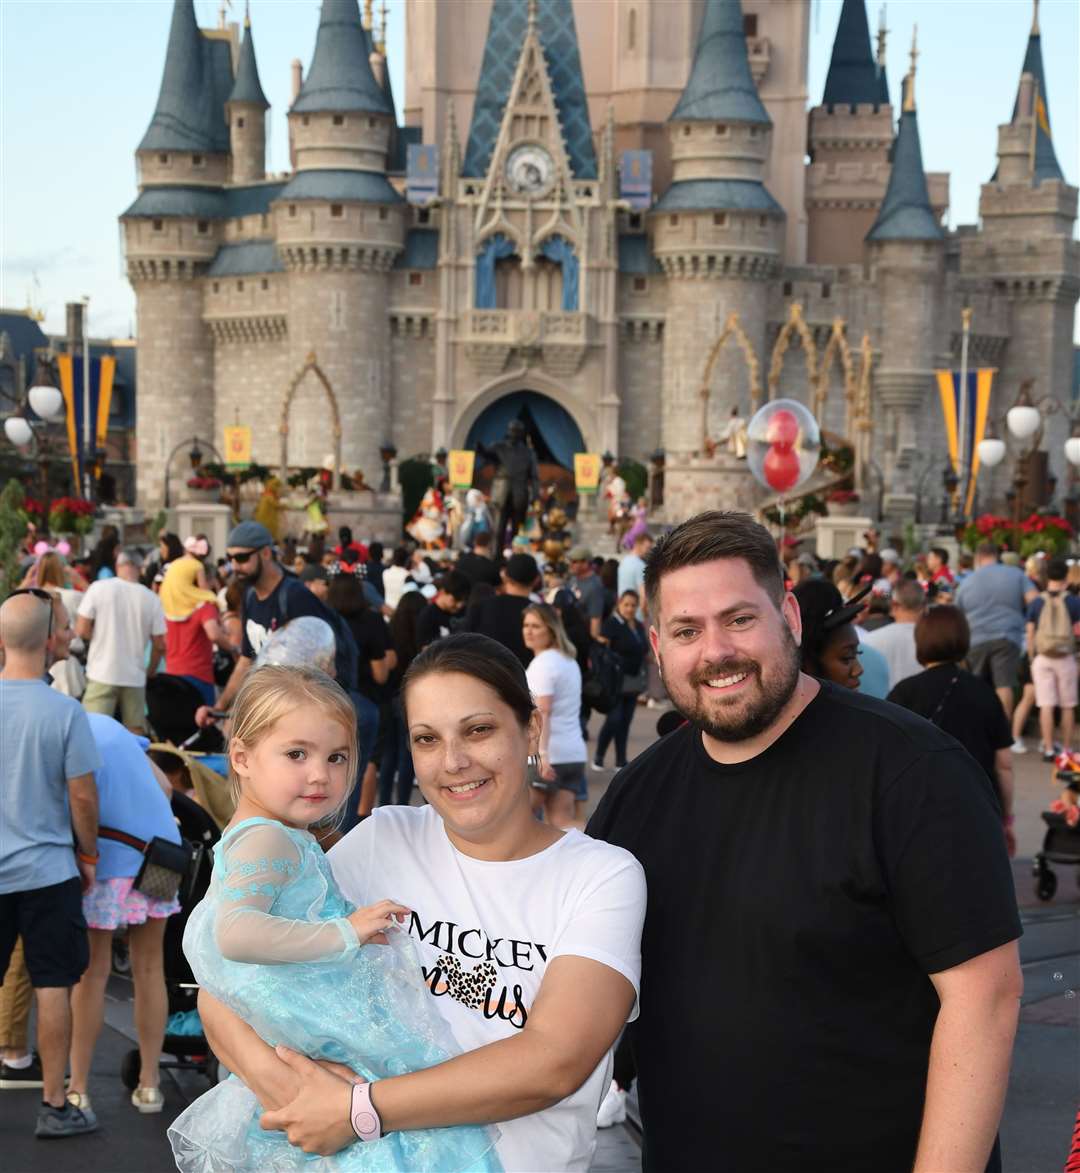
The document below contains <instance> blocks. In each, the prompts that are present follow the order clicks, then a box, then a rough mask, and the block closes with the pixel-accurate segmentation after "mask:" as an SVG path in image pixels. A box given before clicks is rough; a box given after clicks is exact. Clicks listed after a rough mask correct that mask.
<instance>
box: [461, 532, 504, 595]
mask: <svg viewBox="0 0 1080 1173" xmlns="http://www.w3.org/2000/svg"><path fill="white" fill-rule="evenodd" d="M455 569H456V570H458V571H459V573H461V574H463V575H465V577H466V578H467V579H468V580H469V581H470V582H473V583H476V582H486V583H488V584H489V585H490V586H493V587H497V586H498V585H499V568H498V567H497V566H496V565H495V560H494V559H493V558H492V557H491V534H490V533H489V532H488V531H487V530H484V531H483V532H482V533H478V534H477V535H476V537H475V538H473V548H472V551H471V552H470V553H465V554H462V555H461V557H460V558H459V559H458V560H457V566H456V567H455Z"/></svg>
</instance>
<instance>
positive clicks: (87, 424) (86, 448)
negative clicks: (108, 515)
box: [79, 295, 94, 501]
mask: <svg viewBox="0 0 1080 1173" xmlns="http://www.w3.org/2000/svg"><path fill="white" fill-rule="evenodd" d="M81 300H82V307H83V312H82V346H83V369H82V400H83V428H82V431H83V434H82V441H83V451H82V460H81V461H80V462H79V468H80V469H81V470H82V481H83V496H84V497H85V498H86V500H87V501H92V500H93V499H94V498H93V485H94V473H93V469H92V468H91V462H90V452H91V449H92V446H93V442H92V439H91V437H92V436H93V424H92V423H91V420H90V331H89V328H88V318H89V312H88V311H89V309H90V298H89V296H87V295H84V296H83V297H82V299H81Z"/></svg>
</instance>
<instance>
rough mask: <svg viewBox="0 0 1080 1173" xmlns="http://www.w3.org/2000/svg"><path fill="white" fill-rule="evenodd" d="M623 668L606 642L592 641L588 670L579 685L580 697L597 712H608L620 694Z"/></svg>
mask: <svg viewBox="0 0 1080 1173" xmlns="http://www.w3.org/2000/svg"><path fill="white" fill-rule="evenodd" d="M622 682H623V670H622V662H621V661H620V659H619V657H618V656H616V655H615V653H614V652H613V651H612V650H611V648H609V647H608V646H607V644H601V643H596V642H595V641H593V643H592V645H591V647H590V648H589V671H588V674H587V675H586V677H585V681H584V683H583V684H582V686H581V699H582V700H583V701H584V702H585V704H587V705H588V706H589V708H590V709H595V710H596V711H597V712H598V713H610V712H611V710H612V709H613V708H614V707H615V706H616V704H618V702H619V698H620V697H621V696H622Z"/></svg>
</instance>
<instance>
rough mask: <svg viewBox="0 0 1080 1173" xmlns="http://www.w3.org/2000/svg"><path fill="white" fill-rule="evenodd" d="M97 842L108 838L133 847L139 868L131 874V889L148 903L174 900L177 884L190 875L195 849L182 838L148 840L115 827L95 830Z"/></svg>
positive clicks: (159, 837) (178, 885) (158, 837)
mask: <svg viewBox="0 0 1080 1173" xmlns="http://www.w3.org/2000/svg"><path fill="white" fill-rule="evenodd" d="M98 838H99V839H111V840H113V841H114V842H116V843H123V844H124V845H125V846H127V847H133V848H134V849H135V850H136V851H138V852H139V853H140V854H141V855H142V857H143V860H142V865H141V866H140V868H139V870H138V872H137V873H136V875H135V879H134V881H133V882H132V885H131V886H132V888H134V889H135V891H136V892H141V893H142V894H143V895H144V896H145V897H146V898H147V899H148V900H164V901H166V902H171V901H173V900H175V899H176V898H177V895H178V894H179V892H180V885H181V884H183V883H184V881H185V880H186V879H187V877H188V876H189V874H191V873H192V867H191V864H192V860H193V858H194V855H195V850H196V849H195V847H194V846H193V845H192V844H190V843H189V842H188V841H187V840H186V839H181V840H180V842H179V843H173V842H172V840H170V839H162V838H161V836H160V835H155V836H154V838H153V839H150V840H149V841H147V840H145V839H139V838H137V837H136V836H135V835H129V834H128V833H127V832H126V831H118V830H116V828H115V827H98Z"/></svg>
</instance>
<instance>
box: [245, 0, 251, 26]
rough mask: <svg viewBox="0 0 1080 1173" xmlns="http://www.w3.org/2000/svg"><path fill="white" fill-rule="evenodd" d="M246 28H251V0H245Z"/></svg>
mask: <svg viewBox="0 0 1080 1173" xmlns="http://www.w3.org/2000/svg"><path fill="white" fill-rule="evenodd" d="M244 28H246V29H249V28H251V0H244Z"/></svg>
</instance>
